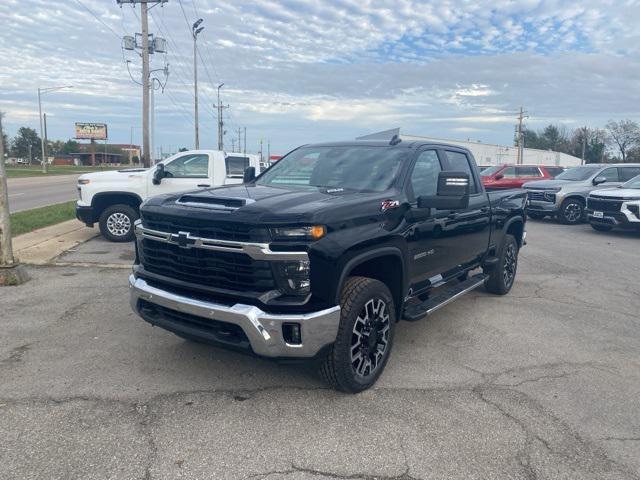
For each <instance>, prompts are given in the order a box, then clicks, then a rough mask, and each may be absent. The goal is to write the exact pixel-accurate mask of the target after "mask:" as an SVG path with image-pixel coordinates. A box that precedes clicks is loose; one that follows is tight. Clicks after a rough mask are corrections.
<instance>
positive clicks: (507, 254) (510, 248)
mask: <svg viewBox="0 0 640 480" xmlns="http://www.w3.org/2000/svg"><path fill="white" fill-rule="evenodd" d="M518 251H519V248H518V242H517V241H516V239H515V237H514V236H513V235H509V234H507V235H506V236H505V239H504V243H503V244H502V248H501V249H500V255H499V257H498V263H496V264H495V265H494V266H493V267H491V270H489V271H486V272H485V273H488V274H489V278H488V279H487V281H486V282H485V284H484V286H485V288H486V290H487V291H488V292H489V293H495V294H496V295H505V294H507V293H509V290H511V287H513V282H514V281H515V279H516V272H517V270H518Z"/></svg>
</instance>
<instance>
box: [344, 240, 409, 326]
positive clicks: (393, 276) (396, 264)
mask: <svg viewBox="0 0 640 480" xmlns="http://www.w3.org/2000/svg"><path fill="white" fill-rule="evenodd" d="M354 275H357V276H363V277H368V278H373V279H375V280H379V281H381V282H382V283H384V284H385V285H386V286H387V287H388V288H389V290H390V291H391V295H392V296H393V301H394V303H395V307H396V316H397V318H399V313H400V312H401V310H402V306H403V303H404V295H405V291H406V285H407V278H406V276H407V270H406V268H405V265H404V257H403V256H402V252H401V251H400V249H398V248H396V247H382V248H378V249H375V250H372V251H369V252H365V253H361V254H360V255H356V256H355V257H353V258H351V259H350V260H349V261H347V263H346V264H345V266H344V268H343V269H342V272H341V274H340V279H339V281H338V288H337V290H336V298H335V301H336V303H339V302H340V295H341V293H342V287H343V286H344V282H345V281H346V280H347V278H348V277H350V276H354Z"/></svg>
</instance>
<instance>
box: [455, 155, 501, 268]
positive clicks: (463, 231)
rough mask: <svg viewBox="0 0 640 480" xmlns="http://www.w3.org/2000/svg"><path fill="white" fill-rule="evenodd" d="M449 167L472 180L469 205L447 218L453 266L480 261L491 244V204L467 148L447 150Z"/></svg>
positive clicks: (463, 265)
mask: <svg viewBox="0 0 640 480" xmlns="http://www.w3.org/2000/svg"><path fill="white" fill-rule="evenodd" d="M444 157H445V158H444V161H445V164H446V169H447V170H451V171H455V172H466V173H467V174H468V175H469V180H470V184H469V185H470V194H469V205H468V207H467V208H465V209H460V210H453V211H451V212H449V215H448V217H447V219H448V221H447V224H446V231H447V232H448V235H449V239H450V241H451V246H450V251H451V258H450V264H451V267H452V268H456V267H463V268H464V267H465V266H466V265H468V264H472V263H475V262H477V261H478V260H479V259H480V257H482V256H483V255H484V254H485V253H486V252H487V249H488V247H489V237H490V231H491V205H490V203H489V196H488V195H487V193H486V192H485V190H484V188H483V187H482V183H481V182H480V179H479V178H478V174H477V168H476V166H475V162H474V161H473V159H472V158H470V157H469V156H468V155H467V154H466V153H465V152H464V151H463V150H460V151H456V150H449V149H446V150H445V151H444Z"/></svg>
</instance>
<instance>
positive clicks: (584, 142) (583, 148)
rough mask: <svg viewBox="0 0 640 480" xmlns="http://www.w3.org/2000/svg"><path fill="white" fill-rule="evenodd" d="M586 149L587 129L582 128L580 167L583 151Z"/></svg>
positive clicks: (582, 163)
mask: <svg viewBox="0 0 640 480" xmlns="http://www.w3.org/2000/svg"><path fill="white" fill-rule="evenodd" d="M586 149H587V127H586V126H585V127H583V128H582V157H581V158H582V161H581V162H580V165H584V154H585V150H586Z"/></svg>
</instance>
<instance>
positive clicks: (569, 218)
mask: <svg viewBox="0 0 640 480" xmlns="http://www.w3.org/2000/svg"><path fill="white" fill-rule="evenodd" d="M639 174H640V163H591V164H587V165H581V166H579V167H574V168H570V169H569V170H567V171H565V172H563V173H561V174H560V175H558V176H557V177H556V178H555V179H553V180H538V181H535V182H528V183H525V184H524V185H523V187H522V188H524V189H525V190H526V191H527V192H528V193H529V201H528V205H527V215H528V216H529V217H531V218H534V219H539V218H543V217H547V216H552V217H556V218H557V219H558V220H560V222H562V223H565V224H569V225H574V224H576V223H580V222H582V221H583V220H584V209H585V206H586V204H587V197H588V196H589V193H590V192H591V191H592V190H602V189H605V188H614V187H617V186H618V185H621V184H623V183H624V182H626V181H627V180H630V179H631V178H633V177H635V176H636V175H639Z"/></svg>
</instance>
